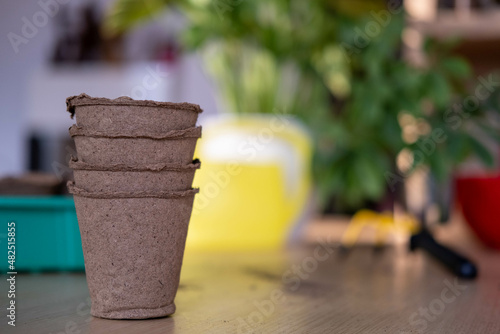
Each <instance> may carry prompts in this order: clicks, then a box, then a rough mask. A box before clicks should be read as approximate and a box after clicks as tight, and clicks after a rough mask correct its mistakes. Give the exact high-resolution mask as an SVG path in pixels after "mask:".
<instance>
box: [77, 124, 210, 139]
mask: <svg viewBox="0 0 500 334" xmlns="http://www.w3.org/2000/svg"><path fill="white" fill-rule="evenodd" d="M69 134H70V136H71V137H77V136H83V137H94V138H147V139H157V140H161V139H184V138H201V126H196V127H192V128H187V129H182V130H172V131H168V132H166V133H163V134H158V135H155V134H151V133H149V132H146V131H139V130H136V131H133V132H129V133H121V132H113V131H109V132H102V131H94V130H90V129H85V128H83V127H81V126H78V125H76V124H73V125H72V126H71V127H70V128H69Z"/></svg>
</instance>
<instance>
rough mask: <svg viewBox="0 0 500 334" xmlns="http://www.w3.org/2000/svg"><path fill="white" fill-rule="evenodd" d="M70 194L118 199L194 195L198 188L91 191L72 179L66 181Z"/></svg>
mask: <svg viewBox="0 0 500 334" xmlns="http://www.w3.org/2000/svg"><path fill="white" fill-rule="evenodd" d="M67 185H68V190H69V192H70V194H73V195H75V196H81V197H88V198H101V199H118V198H169V199H175V198H184V197H189V196H194V195H196V194H197V193H198V192H199V191H200V189H199V188H191V189H189V190H183V191H136V192H91V191H87V190H85V189H82V188H79V187H77V186H76V185H75V182H74V181H68V183H67Z"/></svg>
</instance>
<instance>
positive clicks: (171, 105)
mask: <svg viewBox="0 0 500 334" xmlns="http://www.w3.org/2000/svg"><path fill="white" fill-rule="evenodd" d="M96 105H109V106H135V107H137V106H138V107H156V108H165V109H176V110H186V111H193V112H196V113H201V112H203V109H201V108H200V106H199V105H197V104H194V103H188V102H179V103H176V102H159V101H153V100H134V99H132V98H130V97H128V96H120V97H118V98H116V99H108V98H105V97H92V96H89V95H87V94H85V93H81V94H80V95H75V96H70V97H68V98H67V99H66V110H67V111H68V112H69V113H70V114H71V118H73V117H74V116H75V107H79V106H96Z"/></svg>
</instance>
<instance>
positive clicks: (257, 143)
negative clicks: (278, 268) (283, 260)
mask: <svg viewBox="0 0 500 334" xmlns="http://www.w3.org/2000/svg"><path fill="white" fill-rule="evenodd" d="M195 156H196V157H198V158H199V159H200V160H201V162H202V166H201V169H200V170H199V171H198V172H197V173H196V176H195V180H194V186H195V187H200V188H201V190H200V193H199V194H198V195H197V196H196V198H195V203H194V207H193V214H192V216H191V223H190V227H189V233H188V239H187V246H186V247H187V250H196V249H197V250H252V249H262V250H264V249H265V250H267V249H273V248H279V247H282V246H283V245H284V244H285V242H286V240H287V237H288V235H289V231H290V229H291V227H292V226H293V225H294V223H295V222H296V221H297V219H298V217H299V216H300V215H301V213H302V212H303V210H304V207H305V205H306V202H307V200H308V198H309V193H310V186H311V180H310V162H311V141H310V138H309V136H308V134H307V132H306V131H305V129H304V128H303V126H302V125H301V124H300V123H299V122H298V121H296V120H294V119H292V118H291V117H285V116H277V115H257V114H256V115H239V116H236V115H223V116H218V117H216V118H214V119H211V120H210V121H208V122H206V124H204V125H203V136H202V139H201V140H200V141H199V142H198V145H197V149H196V153H195Z"/></svg>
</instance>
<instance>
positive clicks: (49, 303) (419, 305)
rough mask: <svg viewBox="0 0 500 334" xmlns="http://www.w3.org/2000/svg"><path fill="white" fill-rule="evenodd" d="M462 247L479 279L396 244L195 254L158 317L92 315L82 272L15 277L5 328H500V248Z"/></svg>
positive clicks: (122, 331)
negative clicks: (168, 311)
mask: <svg viewBox="0 0 500 334" xmlns="http://www.w3.org/2000/svg"><path fill="white" fill-rule="evenodd" d="M324 237H325V240H327V239H328V235H327V234H324ZM455 243H456V247H457V248H458V249H461V250H463V251H466V252H467V254H468V255H469V256H470V257H471V258H473V259H474V260H475V261H476V263H477V264H478V265H479V270H480V276H479V277H478V279H476V280H474V281H460V280H456V278H455V277H454V276H453V275H451V274H450V273H448V272H447V271H446V270H445V269H443V268H442V267H441V266H440V265H439V264H438V263H436V262H435V261H434V260H432V259H431V258H429V257H427V256H426V255H425V254H423V253H421V252H417V253H408V252H407V251H406V249H405V248H404V247H397V246H393V247H387V248H386V249H384V250H381V251H375V250H373V249H372V248H371V247H365V246H362V247H357V248H355V249H354V250H352V251H351V252H350V253H348V254H342V253H341V252H339V251H338V249H337V248H336V247H335V246H332V245H328V244H326V243H323V245H321V244H318V243H316V244H311V243H310V244H309V245H307V247H306V246H304V247H301V248H300V249H295V250H289V251H286V252H285V251H283V252H267V253H242V254H229V253H221V254H200V253H189V252H188V253H187V254H186V256H185V261H184V266H183V271H182V277H181V286H180V289H179V292H178V294H177V297H176V301H175V302H176V305H177V312H176V313H175V314H174V315H173V316H171V317H167V318H161V319H152V320H129V321H124V320H105V319H98V318H94V317H92V316H90V314H89V303H90V300H89V294H88V289H87V285H86V281H85V276H84V275H83V274H40V275H18V277H17V305H18V309H17V326H16V327H15V328H12V327H11V326H7V325H6V322H7V321H6V317H5V315H3V316H2V317H1V319H2V320H1V323H0V333H2V334H4V333H23V334H31V333H33V334H35V333H36V334H44V333H53V334H60V333H67V334H69V333H73V334H77V333H82V334H83V333H106V334H111V333H117V334H128V333H144V334H146V333H147V334H155V333H181V334H182V333H197V334H198V333H287V334H288V333H374V334H375V333H397V334H400V333H439V334H446V333H467V334H472V333H481V334H487V333H500V254H499V253H498V252H493V251H488V250H485V249H483V248H481V247H470V246H469V245H465V244H461V243H457V242H455ZM5 282H6V281H5V276H3V277H2V279H1V283H0V291H1V294H2V310H4V311H2V312H3V313H5V312H6V311H5V308H4V305H5V300H6V298H5V296H4V295H5V294H6V291H7V286H6V283H5Z"/></svg>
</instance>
